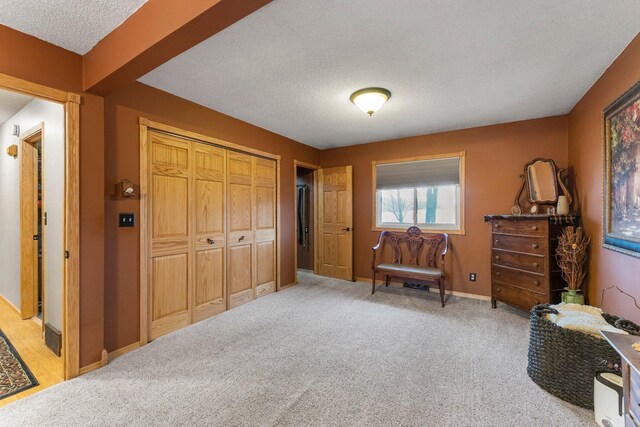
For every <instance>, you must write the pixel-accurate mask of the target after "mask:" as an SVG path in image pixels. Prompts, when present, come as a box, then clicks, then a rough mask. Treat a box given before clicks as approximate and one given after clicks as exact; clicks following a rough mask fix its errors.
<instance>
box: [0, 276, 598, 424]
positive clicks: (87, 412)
mask: <svg viewBox="0 0 640 427" xmlns="http://www.w3.org/2000/svg"><path fill="white" fill-rule="evenodd" d="M300 279H301V283H300V285H299V286H296V287H293V288H291V289H288V290H285V291H283V292H280V293H276V294H272V295H269V296H266V297H264V298H261V299H260V300H258V301H255V302H252V303H250V304H246V305H244V306H242V307H239V308H237V309H234V310H231V311H228V312H226V313H223V314H221V315H219V316H216V317H215V318H212V319H208V320H206V321H203V322H200V323H198V324H196V325H193V326H191V327H188V328H185V329H183V330H181V331H178V332H175V333H173V334H170V335H168V336H165V337H162V338H160V339H158V340H156V341H154V342H153V343H152V344H150V345H148V346H146V347H144V348H142V349H140V350H138V351H135V352H132V353H129V354H127V355H125V356H123V357H121V358H119V359H116V360H115V361H113V362H112V363H111V364H110V365H108V366H107V367H105V368H103V369H100V370H98V371H95V372H92V373H90V374H87V375H85V376H83V377H80V378H77V379H75V380H73V381H68V382H65V383H61V384H58V385H56V386H54V387H51V388H49V389H47V390H44V391H42V392H40V393H37V394H35V395H33V396H30V397H27V398H25V399H23V400H20V401H18V402H15V403H13V404H10V405H8V406H6V407H4V408H2V409H0V425H1V426H31V425H33V426H54V425H55V426H67V425H69V426H76V425H83V426H86V425H96V426H102V425H139V426H148V425H207V426H230V425H250V426H275V425H278V426H281V425H282V426H304V425H315V426H325V425H344V426H390V425H407V426H593V425H595V423H594V421H593V413H592V412H591V411H587V410H584V409H581V408H578V407H575V406H573V405H571V404H568V403H566V402H563V401H562V400H560V399H557V398H555V397H553V396H551V395H550V394H548V393H546V392H545V391H543V390H541V389H540V388H539V387H538V386H536V385H535V384H534V383H533V382H532V381H531V380H530V379H529V377H528V376H527V373H526V364H527V342H528V323H529V321H528V317H527V316H526V315H521V314H518V312H516V311H515V310H511V309H508V308H505V307H504V306H503V305H501V307H500V308H499V309H498V310H492V309H491V308H490V307H489V303H488V302H485V301H475V300H470V299H462V298H450V299H449V301H448V303H447V306H446V307H445V308H441V307H440V304H439V302H438V297H437V295H436V294H425V293H421V292H420V291H411V290H402V289H391V288H389V289H385V288H382V289H381V290H380V291H379V292H376V294H375V295H371V293H370V287H369V286H368V285H367V284H365V283H350V282H344V281H339V280H330V279H325V278H320V277H317V276H313V275H311V274H306V273H303V274H301V275H300Z"/></svg>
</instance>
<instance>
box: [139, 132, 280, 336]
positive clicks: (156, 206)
mask: <svg viewBox="0 0 640 427" xmlns="http://www.w3.org/2000/svg"><path fill="white" fill-rule="evenodd" d="M149 123H151V122H144V123H143V122H142V120H141V195H142V199H141V226H140V228H141V284H140V290H141V302H140V309H141V310H140V311H141V341H142V342H143V344H144V343H145V342H146V341H148V340H153V339H155V338H157V337H159V336H162V335H164V334H167V333H169V332H172V331H174V330H177V329H180V328H183V327H185V326H187V325H190V324H192V323H195V322H198V321H200V320H203V319H206V318H208V317H211V316H213V315H216V314H218V313H221V312H223V311H225V310H228V309H231V308H234V307H237V306H239V305H242V304H244V303H247V302H249V301H252V300H254V299H255V298H258V297H260V296H263V295H266V294H268V293H271V292H273V291H275V290H276V283H277V223H278V221H277V215H278V209H277V171H278V164H277V163H278V162H277V157H276V156H273V157H274V158H267V157H263V156H260V155H259V154H256V153H255V152H242V151H240V150H241V147H238V146H235V145H232V144H228V145H232V147H229V146H228V145H227V146H226V145H223V144H225V143H224V142H223V141H217V140H213V139H211V138H207V137H203V138H207V140H202V141H201V140H199V139H197V138H193V137H192V135H189V136H182V135H180V134H175V133H170V132H166V131H163V130H158V129H152V128H150V127H148V124H149ZM158 126H160V125H158ZM215 142H219V143H220V144H219V145H218V144H215ZM248 150H249V149H248ZM265 154H266V153H265Z"/></svg>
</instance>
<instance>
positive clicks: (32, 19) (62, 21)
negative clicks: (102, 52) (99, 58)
mask: <svg viewBox="0 0 640 427" xmlns="http://www.w3.org/2000/svg"><path fill="white" fill-rule="evenodd" d="M146 1H147V0H2V3H1V7H0V24H2V25H6V26H7V27H11V28H13V29H15V30H18V31H21V32H23V33H27V34H30V35H32V36H35V37H38V38H39V39H42V40H45V41H48V42H49V43H53V44H55V45H58V46H60V47H63V48H65V49H67V50H71V51H73V52H76V53H79V54H80V55H84V54H85V53H87V52H88V51H89V50H91V48H92V47H94V46H95V45H96V44H97V43H98V42H99V41H100V40H102V39H103V38H104V36H106V35H107V34H109V33H110V32H111V31H113V30H114V29H115V28H116V27H118V26H119V25H120V24H122V23H123V22H124V21H125V20H126V19H127V18H128V17H129V16H130V15H131V14H132V13H133V12H135V11H136V10H137V9H138V8H139V7H140V6H142V5H143V4H144V3H145V2H146Z"/></svg>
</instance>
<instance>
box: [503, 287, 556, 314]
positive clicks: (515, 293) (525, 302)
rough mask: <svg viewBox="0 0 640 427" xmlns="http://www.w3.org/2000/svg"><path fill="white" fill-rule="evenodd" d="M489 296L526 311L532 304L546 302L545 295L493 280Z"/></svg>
mask: <svg viewBox="0 0 640 427" xmlns="http://www.w3.org/2000/svg"><path fill="white" fill-rule="evenodd" d="M491 296H492V297H493V298H495V299H497V300H499V301H503V302H507V303H509V304H512V305H515V306H516V307H520V308H521V309H523V310H527V311H529V310H531V308H532V307H533V306H534V305H537V304H544V303H546V302H547V297H546V295H541V294H537V293H535V292H530V291H526V290H524V289H518V288H514V287H512V286H509V285H502V284H499V283H495V282H494V283H493V284H492V286H491Z"/></svg>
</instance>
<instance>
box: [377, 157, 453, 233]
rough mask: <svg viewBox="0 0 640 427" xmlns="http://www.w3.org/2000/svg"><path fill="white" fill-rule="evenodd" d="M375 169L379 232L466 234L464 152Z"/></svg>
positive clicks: (386, 163) (389, 163) (385, 164)
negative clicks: (411, 230) (409, 229)
mask: <svg viewBox="0 0 640 427" xmlns="http://www.w3.org/2000/svg"><path fill="white" fill-rule="evenodd" d="M372 167H373V181H374V182H373V185H374V188H375V195H374V207H375V209H374V212H375V214H374V215H375V218H374V221H375V228H376V229H389V228H397V229H406V228H407V227H410V226H412V225H416V226H418V227H420V228H421V229H422V230H423V231H430V230H432V231H447V232H454V233H459V234H463V233H464V226H463V206H464V182H463V180H464V152H462V153H454V154H447V155H440V156H431V157H423V158H418V159H410V160H391V161H384V162H373V164H372Z"/></svg>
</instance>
